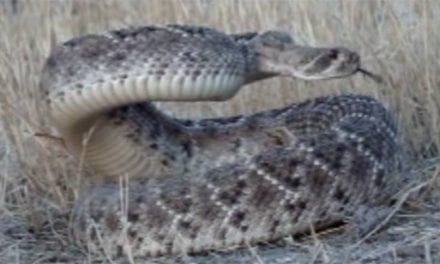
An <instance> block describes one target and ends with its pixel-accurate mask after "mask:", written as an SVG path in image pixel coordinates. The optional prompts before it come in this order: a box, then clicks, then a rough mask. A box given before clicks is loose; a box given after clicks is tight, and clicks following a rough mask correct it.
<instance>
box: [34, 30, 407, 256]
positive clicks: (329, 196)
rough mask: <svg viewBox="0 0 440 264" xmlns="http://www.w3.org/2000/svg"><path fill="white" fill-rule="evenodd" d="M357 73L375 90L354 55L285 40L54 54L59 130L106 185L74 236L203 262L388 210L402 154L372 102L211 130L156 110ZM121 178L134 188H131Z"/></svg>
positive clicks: (47, 75) (329, 100)
mask: <svg viewBox="0 0 440 264" xmlns="http://www.w3.org/2000/svg"><path fill="white" fill-rule="evenodd" d="M355 73H362V74H364V75H366V76H369V77H372V78H374V79H378V76H376V75H374V74H372V73H370V72H369V71H367V70H365V69H363V68H361V63H360V58H359V55H358V54H357V53H356V52H354V51H351V50H349V49H347V48H344V47H336V46H335V47H312V46H306V45H299V44H296V43H295V41H294V40H293V38H292V36H291V35H290V34H289V33H287V32H283V31H265V32H250V33H243V34H227V33H223V32H220V31H218V30H216V29H213V28H206V27H197V26H183V25H168V26H147V27H139V28H129V29H122V30H117V31H111V32H108V33H105V34H102V35H87V36H83V37H78V38H74V39H72V40H70V41H67V42H65V43H63V44H61V45H59V46H57V47H56V48H55V49H54V50H53V51H52V53H51V54H50V56H49V58H48V59H47V62H46V64H45V67H44V69H43V73H42V79H41V90H42V94H43V96H44V101H45V102H46V105H47V109H48V113H49V115H50V117H51V121H52V125H53V126H54V127H55V128H56V129H57V130H58V131H59V132H60V133H61V134H62V137H63V140H64V142H65V143H66V145H67V147H68V149H69V150H70V151H71V152H72V153H73V154H76V155H78V156H80V155H82V157H83V158H84V160H85V162H86V164H87V165H88V166H89V167H90V168H92V169H94V170H95V171H96V173H97V174H99V175H101V176H102V177H104V178H105V181H104V183H100V184H96V185H95V186H93V187H91V188H89V189H87V190H85V191H84V192H83V194H82V195H81V197H80V198H79V199H78V201H77V202H76V206H75V208H74V210H73V214H74V217H73V224H72V226H73V233H74V236H75V237H76V239H77V241H78V242H80V243H83V242H86V243H87V244H88V246H89V250H91V251H99V250H100V249H101V248H104V249H105V250H106V252H107V254H109V255H110V256H120V255H123V254H128V253H129V254H130V255H131V256H159V255H172V254H181V253H190V252H194V253H197V252H203V251H205V250H210V249H224V248H228V247H232V246H237V245H248V244H252V243H255V242H259V241H267V240H272V239H276V238H281V237H283V236H286V235H290V234H294V233H297V232H301V231H304V230H307V229H308V228H309V226H310V224H315V225H322V224H327V223H332V222H335V221H338V220H340V219H345V218H346V217H349V216H351V215H353V214H354V212H355V211H356V208H358V207H360V206H367V207H371V208H374V207H375V206H380V205H382V204H384V202H385V201H386V200H387V199H389V198H390V196H391V195H393V194H394V193H395V191H396V190H397V189H398V188H399V186H400V183H401V179H400V178H399V176H398V174H397V173H395V171H396V168H397V167H398V163H399V160H400V158H401V150H400V149H401V143H400V140H399V138H400V136H399V131H398V128H397V124H396V122H395V120H394V118H393V116H392V114H391V113H390V112H389V111H388V110H387V109H386V108H385V107H384V106H383V105H382V104H381V103H380V102H378V101H377V100H376V99H373V98H371V97H368V96H362V95H341V96H327V97H318V98H315V99H310V100H307V101H304V102H301V103H296V104H292V105H290V106H287V107H285V108H280V109H274V110H270V111H265V112H260V113H256V114H252V115H249V116H234V117H227V118H215V119H202V120H181V119H177V118H174V117H172V116H169V115H166V114H165V113H163V112H161V111H159V110H158V109H157V108H156V107H155V106H154V105H153V104H152V103H151V102H152V101H220V100H227V99H229V98H231V97H233V96H234V95H235V94H236V93H237V92H238V91H239V90H240V88H241V87H242V86H244V85H246V84H249V83H252V82H256V81H259V80H262V79H266V78H272V77H276V76H288V77H292V78H299V79H305V80H322V79H330V78H344V77H348V76H351V75H353V74H355ZM85 139H86V140H85ZM121 176H124V177H127V178H129V179H130V181H129V183H128V184H126V185H125V186H123V187H122V189H121V186H120V185H119V184H118V183H117V180H118V178H119V177H121Z"/></svg>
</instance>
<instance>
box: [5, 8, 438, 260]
mask: <svg viewBox="0 0 440 264" xmlns="http://www.w3.org/2000/svg"><path fill="white" fill-rule="evenodd" d="M11 2H14V1H9V0H1V1H0V29H1V35H0V263H5V264H6V263H101V262H100V259H103V262H106V261H107V260H105V258H103V257H102V256H94V257H92V256H87V255H86V254H84V253H83V252H80V251H79V250H78V249H77V248H76V247H75V246H74V244H72V243H71V242H69V240H68V235H67V232H66V228H67V226H68V211H69V206H70V205H71V202H72V200H73V199H74V198H75V196H76V194H77V192H78V187H77V186H78V181H79V180H80V178H81V177H83V176H84V175H85V172H84V170H82V169H81V168H79V167H80V166H78V165H77V164H78V162H77V160H75V159H74V158H72V157H71V156H69V155H68V154H67V153H65V152H64V150H63V149H61V148H58V147H57V145H56V144H54V142H51V141H49V142H48V141H47V140H43V139H41V138H38V137H35V136H34V134H35V133H39V132H52V133H53V131H51V130H50V128H49V127H48V126H47V125H46V124H45V118H46V116H45V114H44V113H42V111H41V106H40V104H41V102H40V101H39V100H38V92H39V90H38V80H39V76H40V69H41V66H42V64H43V62H44V59H45V57H46V56H47V55H48V53H49V51H50V48H51V47H52V46H53V45H54V44H55V43H58V42H61V41H64V40H67V39H69V38H71V37H73V36H78V35H81V34H85V33H90V32H99V31H103V30H107V29H110V28H120V27H124V26H128V25H142V24H164V23H188V24H199V25H206V26H215V27H217V28H220V29H223V30H225V31H228V32H239V31H252V30H264V29H273V28H277V29H283V30H288V31H291V32H292V33H294V34H295V36H297V39H298V41H299V42H307V43H310V44H316V45H330V44H341V45H344V46H348V47H350V48H352V49H355V50H358V51H359V52H360V53H361V54H362V58H363V64H364V65H365V67H366V68H368V69H370V70H372V71H374V72H378V73H381V74H382V75H383V77H384V78H385V84H383V85H378V84H376V83H374V82H372V81H370V80H367V79H364V78H362V77H361V76H355V77H353V78H350V79H345V80H334V81H322V82H309V83H307V82H303V81H292V80H284V79H274V80H269V81H264V82H262V83H260V84H257V85H252V86H250V87H246V88H244V89H243V90H242V91H241V93H240V94H239V95H238V96H236V97H235V98H234V99H233V100H231V101H228V102H225V103H215V104H206V103H203V104H202V103H200V104H199V103H197V104H192V105H188V104H166V105H163V107H164V108H166V109H168V110H169V111H171V112H173V111H174V112H177V111H176V110H178V111H179V115H181V116H198V117H200V116H202V114H203V116H219V115H228V114H233V113H238V112H240V113H250V112H254V111H256V110H262V109H267V108H274V107H280V106H284V105H286V104H288V103H290V102H294V101H300V100H302V99H304V98H309V97H314V96H318V95H323V94H340V93H348V92H350V93H362V94H370V95H373V96H375V97H377V98H379V99H380V100H382V101H383V102H385V103H386V104H388V105H390V107H391V108H392V109H394V111H395V112H396V115H397V116H398V119H399V121H400V123H401V126H402V130H403V132H404V135H405V141H406V142H407V144H408V150H409V152H410V156H411V160H412V161H411V163H410V164H411V166H412V172H411V173H412V177H411V179H412V180H411V184H413V185H417V184H420V183H422V184H424V186H425V187H424V188H422V190H421V191H419V192H417V194H416V195H413V196H412V199H411V200H410V202H408V203H407V204H406V205H405V206H404V208H403V209H402V210H400V211H399V212H398V213H397V214H396V215H395V217H394V218H393V219H392V220H391V222H390V223H389V224H388V225H387V227H386V228H385V229H384V230H382V231H380V232H379V233H377V234H375V235H373V237H372V238H370V239H369V240H367V241H366V242H364V243H361V244H360V245H353V244H352V243H350V242H347V240H346V237H345V236H344V234H341V233H340V232H339V233H336V234H333V235H331V236H328V235H321V234H320V235H318V236H312V237H311V238H305V239H303V241H301V243H299V241H298V240H296V239H286V241H284V244H286V245H285V246H284V247H273V246H260V247H258V248H245V249H241V250H238V251H234V252H229V253H221V252H213V253H209V254H208V255H205V256H196V257H188V256H186V257H182V258H179V259H167V258H163V259H158V260H154V261H157V262H161V263H174V262H176V261H178V260H179V261H181V262H184V263H189V262H191V263H202V262H203V263H342V262H345V263H440V253H439V252H440V205H439V204H440V194H439V185H440V183H439V181H440V176H439V174H440V165H439V161H438V157H439V149H440V63H439V58H440V56H439V53H440V48H439V47H440V31H439V30H438V29H437V25H440V2H438V1H437V0H425V1H422V0H413V1H410V0H408V1H397V0H396V1H379V0H377V1H376V0H371V1H364V0H353V1H348V0H347V1H342V0H340V1H337V0H328V1H325V0H322V1H318V0H316V1H300V0H297V1H293V0H291V1H287V0H285V1H281V0H279V1H275V0H273V1H267V0H242V1H208V0H199V1H196V0H194V1H191V0H174V1H172V0H131V1H128V0H126V1H122V0H121V1H116V0H106V1H104V0H102V1H92V0H89V1H85V0H78V1H68V0H65V1H61V0H60V1H49V0H41V1H40V0H39V1H37V0H28V1H17V3H16V4H17V5H16V6H15V7H14V8H13V7H11ZM276 261H278V262H276ZM121 263H125V262H123V261H122V262H121ZM137 263H150V262H148V261H144V262H142V261H140V260H139V262H137Z"/></svg>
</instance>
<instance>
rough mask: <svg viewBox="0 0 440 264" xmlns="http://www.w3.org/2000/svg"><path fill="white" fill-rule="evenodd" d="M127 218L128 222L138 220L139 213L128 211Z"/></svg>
mask: <svg viewBox="0 0 440 264" xmlns="http://www.w3.org/2000/svg"><path fill="white" fill-rule="evenodd" d="M127 220H128V221H129V222H137V221H138V220H139V214H138V213H135V212H128V214H127Z"/></svg>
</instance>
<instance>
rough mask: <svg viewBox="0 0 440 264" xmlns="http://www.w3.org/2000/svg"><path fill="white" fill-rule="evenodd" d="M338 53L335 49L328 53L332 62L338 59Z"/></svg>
mask: <svg viewBox="0 0 440 264" xmlns="http://www.w3.org/2000/svg"><path fill="white" fill-rule="evenodd" d="M338 54H339V51H338V50H337V49H331V50H330V51H329V53H328V57H329V58H330V59H332V60H336V59H337V58H338Z"/></svg>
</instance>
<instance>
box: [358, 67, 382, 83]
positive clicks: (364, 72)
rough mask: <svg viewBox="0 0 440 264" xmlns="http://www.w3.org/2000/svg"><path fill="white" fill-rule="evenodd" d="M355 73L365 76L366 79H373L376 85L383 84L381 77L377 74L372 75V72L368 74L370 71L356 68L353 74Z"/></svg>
mask: <svg viewBox="0 0 440 264" xmlns="http://www.w3.org/2000/svg"><path fill="white" fill-rule="evenodd" d="M357 72H359V73H361V74H362V75H363V76H366V77H368V78H371V79H373V80H374V81H375V82H377V83H383V82H384V80H383V77H382V76H380V75H378V74H375V73H372V72H370V71H368V70H366V69H363V68H360V67H359V68H357V70H356V71H355V73H357Z"/></svg>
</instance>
